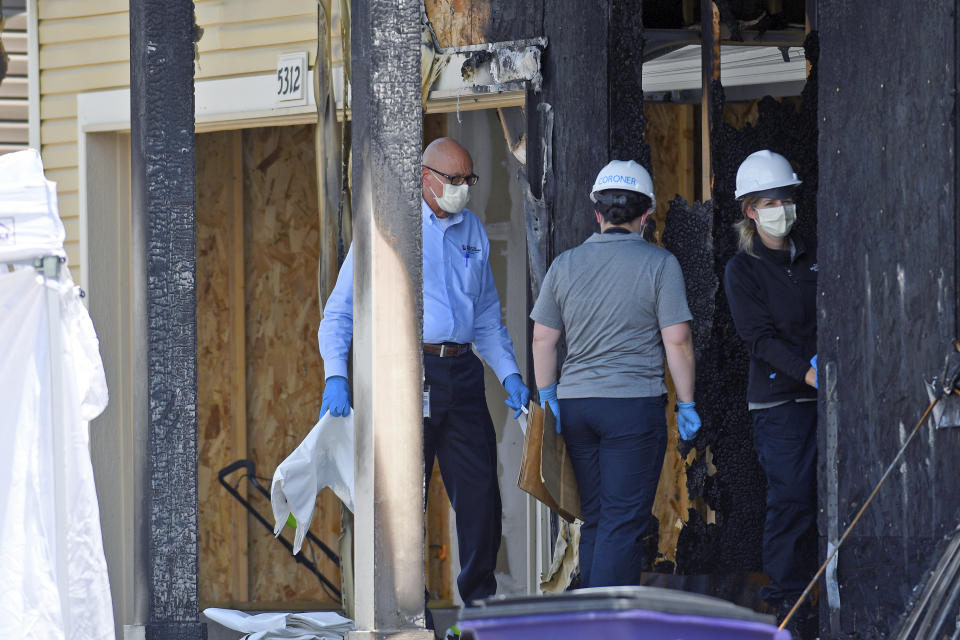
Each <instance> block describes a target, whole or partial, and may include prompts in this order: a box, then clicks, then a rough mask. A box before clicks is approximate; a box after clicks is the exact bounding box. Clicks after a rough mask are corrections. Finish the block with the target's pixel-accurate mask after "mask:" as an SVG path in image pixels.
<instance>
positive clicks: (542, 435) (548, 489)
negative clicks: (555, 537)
mask: <svg viewBox="0 0 960 640" xmlns="http://www.w3.org/2000/svg"><path fill="white" fill-rule="evenodd" d="M555 425H556V421H555V419H554V417H553V414H552V413H550V410H549V409H547V410H544V409H541V408H540V407H538V406H536V405H535V404H533V405H531V410H530V416H529V417H528V419H527V434H526V437H525V438H524V441H523V458H522V459H521V461H520V477H519V478H517V486H518V487H520V488H521V489H523V490H524V491H526V492H527V493H529V494H530V495H532V496H533V497H534V498H536V499H537V500H539V501H540V502H542V503H543V504H545V505H547V506H548V507H550V508H551V509H553V510H554V511H556V512H557V514H559V515H560V516H561V517H562V518H563V519H564V520H567V521H568V522H573V521H574V520H575V519H577V518H579V517H580V492H579V491H578V490H577V479H576V478H575V477H574V475H573V464H571V462H570V456H568V455H567V445H566V443H564V441H563V436H561V435H559V434H558V433H557V431H556V427H555Z"/></svg>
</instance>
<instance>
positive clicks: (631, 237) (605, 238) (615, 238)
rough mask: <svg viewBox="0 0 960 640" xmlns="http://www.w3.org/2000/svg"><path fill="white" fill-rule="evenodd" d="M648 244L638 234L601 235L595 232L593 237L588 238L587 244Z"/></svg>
mask: <svg viewBox="0 0 960 640" xmlns="http://www.w3.org/2000/svg"><path fill="white" fill-rule="evenodd" d="M637 240H639V241H640V242H646V240H644V239H643V238H642V237H641V236H640V234H638V233H633V232H630V233H600V232H599V231H594V232H593V235H592V236H590V237H589V238H587V242H624V241H637Z"/></svg>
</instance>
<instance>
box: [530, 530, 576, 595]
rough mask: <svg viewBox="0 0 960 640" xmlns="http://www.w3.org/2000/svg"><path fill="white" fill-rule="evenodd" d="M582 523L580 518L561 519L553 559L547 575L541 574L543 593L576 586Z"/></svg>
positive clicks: (560, 591)
mask: <svg viewBox="0 0 960 640" xmlns="http://www.w3.org/2000/svg"><path fill="white" fill-rule="evenodd" d="M581 524H582V523H581V522H580V521H579V520H577V521H576V522H567V521H566V520H560V521H559V527H558V530H557V540H556V542H555V543H554V545H553V559H552V560H551V562H550V568H549V569H548V570H547V573H546V575H544V576H541V578H542V579H541V581H540V590H541V591H543V593H562V592H564V591H566V590H567V589H570V588H571V587H572V586H575V585H574V581H575V580H578V579H579V575H580V569H579V567H580V525H581Z"/></svg>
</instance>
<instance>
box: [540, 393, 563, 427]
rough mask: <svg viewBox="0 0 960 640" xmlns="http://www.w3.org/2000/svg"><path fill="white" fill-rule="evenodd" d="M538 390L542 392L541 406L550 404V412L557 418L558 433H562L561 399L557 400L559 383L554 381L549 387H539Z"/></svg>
mask: <svg viewBox="0 0 960 640" xmlns="http://www.w3.org/2000/svg"><path fill="white" fill-rule="evenodd" d="M537 391H539V392H540V407H541V408H544V407H546V406H547V405H548V404H549V405H550V413H552V414H553V417H554V418H556V419H557V433H560V401H559V400H557V383H556V382H554V383H553V384H552V385H550V386H549V387H544V388H543V389H537Z"/></svg>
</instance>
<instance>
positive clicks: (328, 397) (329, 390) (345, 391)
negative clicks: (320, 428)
mask: <svg viewBox="0 0 960 640" xmlns="http://www.w3.org/2000/svg"><path fill="white" fill-rule="evenodd" d="M328 409H329V410H330V415H332V416H333V417H334V418H340V417H342V416H348V415H350V383H349V382H347V379H346V378H344V377H343V376H330V377H329V378H327V382H326V384H325V385H324V386H323V401H322V402H321V403H320V417H321V418H322V417H323V414H325V413H326V412H327V410H328Z"/></svg>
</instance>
